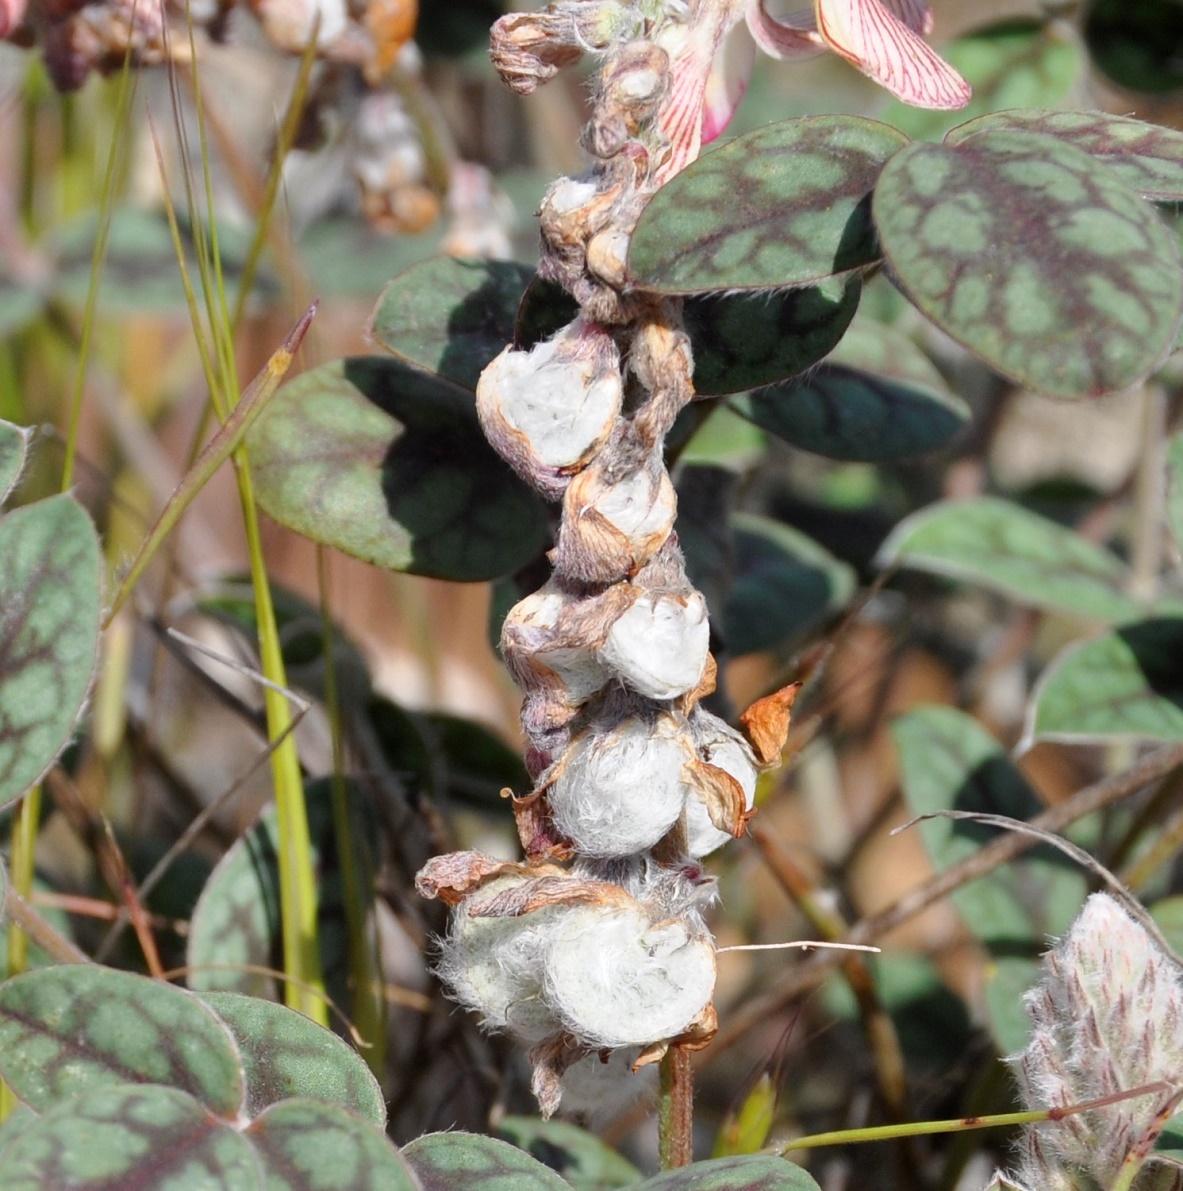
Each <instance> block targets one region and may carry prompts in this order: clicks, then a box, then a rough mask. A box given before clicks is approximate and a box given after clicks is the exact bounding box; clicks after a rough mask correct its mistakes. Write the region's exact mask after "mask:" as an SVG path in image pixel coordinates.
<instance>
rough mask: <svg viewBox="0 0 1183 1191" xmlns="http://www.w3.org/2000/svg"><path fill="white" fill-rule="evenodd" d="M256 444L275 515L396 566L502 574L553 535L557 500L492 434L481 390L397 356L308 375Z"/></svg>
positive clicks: (276, 409) (460, 575) (263, 418)
mask: <svg viewBox="0 0 1183 1191" xmlns="http://www.w3.org/2000/svg"><path fill="white" fill-rule="evenodd" d="M249 442H250V449H251V462H252V464H253V465H254V474H255V480H256V490H257V493H258V497H259V503H260V504H261V505H262V506H263V508H264V509H266V511H267V512H268V513H269V514H270V515H271V516H272V517H274V518H275V519H276V520H277V521H280V522H281V523H283V524H284V525H287V526H289V527H290V528H292V529H294V530H296V531H297V532H299V533H302V534H304V535H306V536H307V537H310V538H312V539H313V540H314V541H318V542H323V543H325V544H326V545H330V546H335V547H336V548H337V549H339V550H342V551H343V552H344V553H346V554H352V555H353V556H354V557H355V558H361V559H364V560H365V561H367V562H373V563H377V564H378V565H379V566H384V567H388V568H390V569H391V570H396V571H410V572H411V573H413V574H416V575H431V576H436V577H439V578H446V579H457V580H480V579H491V578H495V577H496V576H498V575H502V574H505V573H506V572H508V571H512V570H514V569H515V568H516V567H518V566H520V565H522V564H523V563H525V562H527V561H529V560H530V559H531V558H533V557H534V556H535V554H537V552H538V550H539V549H540V547H541V546H542V544H543V542H544V541H545V539H546V534H547V522H546V511H545V505H543V503H542V502H541V500H540V499H539V498H538V497H536V496H535V495H534V494H533V493H532V492H530V490H529V489H528V488H526V486H525V485H524V484H522V483H521V481H519V480H518V479H517V478H516V477H515V476H514V475H513V474H512V473H511V472H510V470H509V468H508V467H506V466H505V464H504V463H502V461H501V460H500V459H499V458H497V456H496V455H495V454H494V453H493V450H492V448H491V447H490V446H489V445H488V444H487V443H486V442H485V440H484V437H483V435H482V434H481V432H480V427H479V425H478V423H477V419H476V410H475V405H474V399H473V395H472V393H471V392H469V391H468V390H467V389H463V388H461V387H459V386H458V385H454V384H452V383H451V382H449V381H446V380H443V379H441V378H440V377H437V376H433V375H431V374H430V373H426V372H422V371H420V370H418V369H415V368H411V367H408V366H407V365H406V364H402V363H400V362H399V361H397V360H385V359H378V358H361V359H351V360H336V361H334V362H333V363H330V364H326V365H324V366H323V367H321V368H317V369H314V370H313V371H312V372H306V373H304V375H303V376H300V377H298V378H297V379H296V380H294V381H291V382H290V383H288V384H286V385H284V386H283V387H282V388H281V389H280V390H279V392H278V393H277V394H276V395H275V396H274V397H273V398H272V399H271V402H270V403H269V404H268V406H267V408H266V409H265V410H264V411H263V413H262V414H261V415H260V417H259V420H258V422H257V423H256V424H255V427H254V429H253V430H252V431H251V434H250V437H249Z"/></svg>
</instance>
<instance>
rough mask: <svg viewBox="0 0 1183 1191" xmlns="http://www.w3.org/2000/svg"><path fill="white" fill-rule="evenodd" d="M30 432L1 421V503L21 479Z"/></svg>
mask: <svg viewBox="0 0 1183 1191" xmlns="http://www.w3.org/2000/svg"><path fill="white" fill-rule="evenodd" d="M29 435H30V432H29V431H28V430H26V429H25V427H23V426H14V425H13V424H12V423H11V422H4V421H0V504H3V503H4V501H5V500H6V499H7V497H8V494H9V493H10V492H11V491H12V489H13V488H14V487H15V485H16V482H17V480H19V479H20V475H21V470H22V469H23V467H24V466H25V455H26V453H27V450H28V446H29Z"/></svg>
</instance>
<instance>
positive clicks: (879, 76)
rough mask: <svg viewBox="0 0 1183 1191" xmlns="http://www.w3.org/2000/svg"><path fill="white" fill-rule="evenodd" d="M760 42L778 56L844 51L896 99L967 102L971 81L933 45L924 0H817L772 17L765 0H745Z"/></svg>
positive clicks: (948, 105) (943, 104) (924, 104)
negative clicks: (808, 7) (807, 7)
mask: <svg viewBox="0 0 1183 1191" xmlns="http://www.w3.org/2000/svg"><path fill="white" fill-rule="evenodd" d="M745 2H746V10H745V13H744V15H745V16H746V18H747V22H748V28H749V29H750V30H751V31H752V36H753V37H754V38H755V39H756V44H757V45H758V46H759V47H760V48H761V49H762V50H764V52H765V53H767V54H771V55H772V56H773V57H774V58H795V57H799V56H801V55H803V54H810V53H814V52H816V51H817V50H822V49H831V50H833V51H834V52H835V53H837V54H841V55H842V57H843V58H845V59H846V60H847V61H848V62H850V63H851V64H852V65H854V66H856V67H857V68H858V69H859V70H861V71H862V72H863V74H865V75H867V76H868V77H869V78H872V79H874V80H875V82H877V83H878V84H879V85H880V86H881V87H883V88H885V89H886V90H888V91H890V92H891V93H892V95H894V96H896V98H897V99H902V100H903V101H904V103H910V104H912V105H914V106H915V107H920V108H942V109H954V108H963V107H965V105H966V104H967V103H969V99H970V87H969V84H968V83H967V82H966V81H965V79H963V78H962V77H961V75H959V74H958V73H957V71H955V70H954V69H953V67H952V66H950V65H949V63H948V62H946V61H945V60H944V59H943V58H941V57H940V56H939V55H938V54H936V53H934V52H933V50H932V49H930V48H929V46H928V44H927V43H926V42H925V41H924V40H923V39H922V37H921V35H922V34H927V33H931V32H932V10H931V9H930V8H929V6H928V5H927V4H926V3H925V2H924V0H814V5H813V11H812V12H808V11H806V12H801V13H794V14H792V15H790V16H788V17H783V18H774V17H772V16H770V15H769V14H768V12H767V11H766V9H765V2H766V0H745Z"/></svg>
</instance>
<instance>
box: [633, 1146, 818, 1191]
mask: <svg viewBox="0 0 1183 1191" xmlns="http://www.w3.org/2000/svg"><path fill="white" fill-rule="evenodd" d="M636 1191H818V1186H817V1183H815V1182H814V1181H813V1179H812V1178H810V1176H809V1175H808V1174H807V1173H806V1172H805V1171H804V1170H802V1169H801V1167H800V1166H796V1165H794V1164H793V1163H792V1162H789V1161H788V1160H787V1159H785V1158H772V1157H769V1156H768V1155H766V1154H746V1155H744V1156H742V1157H736V1158H712V1159H711V1160H710V1161H708V1162H695V1163H694V1165H693V1166H683V1167H682V1168H681V1169H680V1170H667V1171H666V1172H665V1173H664V1174H659V1175H655V1176H654V1177H653V1178H651V1179H646V1180H645V1181H644V1182H643V1183H640V1184H639V1185H638V1186H637V1189H636Z"/></svg>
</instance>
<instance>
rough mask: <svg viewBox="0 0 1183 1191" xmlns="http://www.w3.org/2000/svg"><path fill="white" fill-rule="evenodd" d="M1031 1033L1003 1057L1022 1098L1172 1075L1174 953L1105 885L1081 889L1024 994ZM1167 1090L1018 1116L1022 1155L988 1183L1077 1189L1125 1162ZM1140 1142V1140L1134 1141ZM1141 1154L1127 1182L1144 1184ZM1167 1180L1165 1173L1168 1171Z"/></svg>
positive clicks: (1030, 1101) (1177, 1056)
mask: <svg viewBox="0 0 1183 1191" xmlns="http://www.w3.org/2000/svg"><path fill="white" fill-rule="evenodd" d="M1024 1000H1025V1005H1026V1009H1027V1014H1028V1016H1029V1017H1030V1018H1031V1041H1030V1042H1029V1043H1028V1044H1027V1047H1026V1049H1025V1050H1023V1051H1021V1052H1020V1053H1019V1054H1017V1055H1015V1056H1013V1057H1012V1058H1011V1059H1010V1060H1008V1061H1009V1062H1010V1063H1011V1065H1012V1066H1013V1067H1014V1068H1015V1071H1016V1074H1017V1077H1018V1080H1019V1084H1020V1087H1021V1089H1022V1094H1023V1100H1024V1102H1025V1103H1026V1104H1027V1106H1028V1107H1030V1108H1033V1109H1034V1108H1045V1107H1063V1106H1067V1105H1071V1104H1079V1103H1083V1102H1087V1101H1090V1100H1096V1099H1101V1098H1103V1097H1106V1096H1110V1095H1112V1094H1114V1093H1118V1092H1125V1091H1131V1090H1133V1089H1136V1088H1139V1087H1143V1086H1145V1085H1147V1084H1153V1083H1158V1082H1160V1081H1161V1082H1164V1083H1165V1084H1167V1085H1168V1086H1170V1087H1172V1088H1178V1087H1179V1085H1180V1083H1181V1082H1183V979H1181V976H1180V968H1179V966H1178V963H1177V961H1174V960H1172V959H1169V958H1168V957H1167V956H1166V955H1164V954H1163V952H1162V951H1160V950H1159V948H1158V946H1157V945H1156V944H1155V942H1154V940H1153V939H1152V938H1151V937H1150V935H1149V934H1148V933H1147V932H1146V930H1145V929H1144V928H1143V927H1142V926H1141V925H1139V924H1138V923H1137V922H1135V921H1134V920H1133V919H1132V918H1131V917H1129V915H1128V914H1126V912H1125V911H1124V910H1123V909H1122V908H1121V906H1120V905H1119V904H1118V903H1117V902H1116V901H1115V900H1114V899H1113V898H1111V897H1109V896H1108V895H1107V894H1103V893H1097V894H1094V895H1093V896H1092V897H1090V898H1089V899H1088V901H1087V902H1086V903H1085V906H1084V909H1083V910H1082V911H1081V913H1080V916H1079V917H1078V918H1077V920H1076V922H1075V923H1073V926H1072V929H1071V930H1070V931H1069V933H1068V935H1067V937H1066V938H1064V939H1063V940H1062V941H1061V943H1060V944H1059V946H1058V947H1057V948H1056V949H1055V950H1054V951H1052V952H1050V953H1049V954H1048V955H1047V956H1045V957H1044V976H1043V979H1042V980H1041V981H1040V983H1039V984H1038V985H1036V986H1035V988H1033V989H1032V990H1031V991H1030V992H1029V993H1028V994H1027V995H1026V997H1025V998H1024ZM1175 1099H1176V1095H1174V1094H1172V1092H1170V1091H1168V1092H1165V1093H1158V1094H1153V1093H1148V1094H1147V1095H1144V1096H1138V1097H1135V1098H1131V1099H1127V1100H1121V1101H1118V1102H1116V1103H1113V1104H1108V1105H1105V1106H1103V1107H1101V1108H1095V1109H1091V1110H1090V1111H1088V1112H1082V1113H1077V1114H1073V1115H1070V1116H1067V1117H1065V1118H1064V1119H1063V1120H1060V1121H1054V1122H1045V1123H1041V1124H1036V1125H1032V1126H1029V1127H1028V1129H1027V1132H1026V1135H1025V1137H1024V1139H1023V1142H1022V1145H1021V1151H1020V1152H1021V1155H1022V1164H1021V1167H1020V1169H1019V1171H1018V1173H1017V1174H1016V1175H1014V1176H1012V1178H1013V1180H1014V1182H1013V1183H1012V1182H1008V1181H1006V1176H1002V1175H999V1176H998V1177H997V1178H996V1180H995V1184H994V1185H995V1186H998V1187H1009V1186H1012V1185H1017V1186H1020V1187H1027V1188H1030V1189H1031V1191H1036V1189H1038V1191H1049V1189H1058V1188H1064V1189H1065V1191H1075V1189H1077V1188H1079V1189H1081V1191H1083V1189H1084V1188H1088V1187H1109V1186H1112V1185H1114V1180H1115V1179H1116V1177H1117V1175H1118V1173H1119V1171H1122V1170H1123V1167H1124V1169H1125V1171H1126V1172H1127V1173H1128V1171H1129V1169H1130V1166H1131V1165H1133V1166H1134V1167H1135V1168H1136V1167H1137V1165H1138V1163H1139V1160H1140V1157H1142V1156H1144V1155H1145V1153H1146V1151H1148V1150H1149V1148H1150V1146H1151V1145H1152V1144H1153V1140H1154V1138H1155V1137H1156V1136H1157V1134H1158V1132H1159V1130H1160V1129H1161V1127H1162V1125H1163V1123H1164V1120H1163V1119H1162V1118H1160V1114H1161V1113H1162V1111H1163V1110H1164V1108H1165V1109H1167V1110H1168V1111H1169V1110H1170V1108H1171V1107H1172V1106H1173V1101H1174V1100H1175ZM1143 1147H1144V1148H1143ZM1155 1177H1156V1172H1155V1170H1154V1166H1153V1164H1151V1163H1148V1164H1147V1165H1146V1166H1145V1167H1144V1168H1143V1171H1142V1174H1141V1175H1139V1176H1138V1177H1137V1179H1136V1181H1134V1182H1133V1183H1132V1184H1131V1185H1132V1186H1133V1187H1134V1188H1135V1189H1136V1191H1143V1189H1145V1191H1150V1188H1151V1187H1152V1186H1157V1185H1158V1184H1157V1183H1156V1182H1155ZM1123 1185H1124V1184H1123ZM1168 1185H1170V1184H1169V1183H1168Z"/></svg>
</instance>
